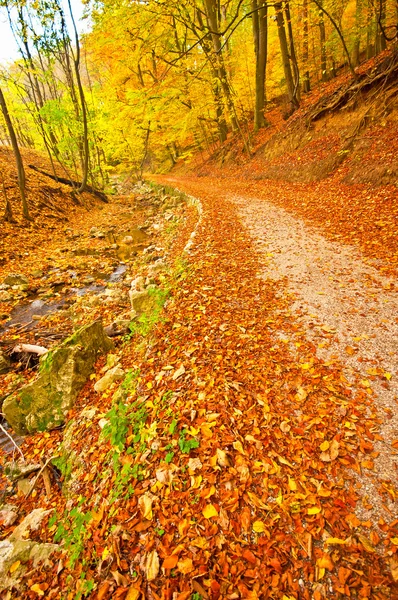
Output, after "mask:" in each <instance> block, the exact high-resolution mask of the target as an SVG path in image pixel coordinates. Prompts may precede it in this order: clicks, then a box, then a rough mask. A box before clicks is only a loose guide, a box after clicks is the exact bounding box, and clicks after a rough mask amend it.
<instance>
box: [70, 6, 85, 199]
mask: <svg viewBox="0 0 398 600" xmlns="http://www.w3.org/2000/svg"><path fill="white" fill-rule="evenodd" d="M68 6H69V12H70V16H71V20H72V25H73V30H74V33H75V44H76V55H75V56H74V57H73V62H74V65H75V76H76V82H77V89H78V92H79V98H80V105H81V110H82V117H83V165H82V166H83V173H82V182H81V185H80V188H79V189H78V192H84V190H85V189H86V186H87V179H88V167H89V145H88V122H87V107H86V98H85V96H84V91H83V85H82V80H81V77H80V42H79V35H78V33H77V29H76V23H75V19H74V16H73V11H72V5H71V0H68Z"/></svg>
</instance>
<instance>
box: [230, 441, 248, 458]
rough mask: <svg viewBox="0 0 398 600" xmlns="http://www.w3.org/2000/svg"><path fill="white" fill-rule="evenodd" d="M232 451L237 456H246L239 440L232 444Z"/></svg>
mask: <svg viewBox="0 0 398 600" xmlns="http://www.w3.org/2000/svg"><path fill="white" fill-rule="evenodd" d="M232 445H233V447H234V449H235V450H236V451H237V452H239V454H243V456H246V452H245V451H244V450H243V446H242V442H240V441H239V440H236V442H234V443H233V444H232Z"/></svg>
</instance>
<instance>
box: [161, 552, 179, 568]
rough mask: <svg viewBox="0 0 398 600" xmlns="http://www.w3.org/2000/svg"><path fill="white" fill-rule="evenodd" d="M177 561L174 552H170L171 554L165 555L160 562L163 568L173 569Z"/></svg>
mask: <svg viewBox="0 0 398 600" xmlns="http://www.w3.org/2000/svg"><path fill="white" fill-rule="evenodd" d="M177 563H178V556H177V555H176V554H172V555H171V556H167V557H166V558H165V559H164V561H163V564H162V568H163V569H174V567H175V566H176V565H177Z"/></svg>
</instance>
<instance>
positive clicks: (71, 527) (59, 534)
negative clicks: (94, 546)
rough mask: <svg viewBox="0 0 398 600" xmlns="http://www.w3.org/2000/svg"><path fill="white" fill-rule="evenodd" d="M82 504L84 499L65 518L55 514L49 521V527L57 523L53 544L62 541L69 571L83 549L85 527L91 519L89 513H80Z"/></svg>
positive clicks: (85, 537)
mask: <svg viewBox="0 0 398 600" xmlns="http://www.w3.org/2000/svg"><path fill="white" fill-rule="evenodd" d="M83 502H84V499H81V501H80V502H79V504H78V506H76V507H75V508H73V509H72V510H71V511H70V512H69V514H68V515H67V516H65V515H64V516H63V517H60V515H58V514H57V512H55V513H54V514H53V516H52V517H51V519H50V521H49V526H50V527H52V526H53V525H55V524H56V523H58V525H57V530H56V532H55V535H54V542H59V541H61V540H63V541H64V543H65V547H66V549H67V550H68V554H69V563H70V567H71V569H73V568H74V566H75V564H76V562H77V561H78V560H79V557H80V555H81V553H82V551H83V549H84V544H85V541H86V539H87V537H88V532H87V528H86V526H87V524H88V523H89V522H90V521H91V519H92V515H91V513H90V512H87V513H84V512H82V511H81V504H82V503H83Z"/></svg>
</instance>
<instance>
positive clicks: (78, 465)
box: [52, 407, 98, 496]
mask: <svg viewBox="0 0 398 600" xmlns="http://www.w3.org/2000/svg"><path fill="white" fill-rule="evenodd" d="M97 412H98V410H97V409H96V408H91V407H90V408H89V407H86V408H84V409H83V410H82V411H81V413H80V414H79V418H78V419H72V420H71V421H69V422H68V424H67V425H66V427H65V431H64V435H63V438H62V443H61V444H60V446H59V447H58V448H57V453H58V454H59V458H58V457H57V458H54V459H53V461H52V462H53V464H54V465H55V466H56V467H58V468H59V469H60V471H61V473H62V476H63V478H62V493H63V494H64V496H69V495H71V496H76V494H79V493H80V492H81V489H80V485H81V482H80V477H81V476H82V474H83V473H86V472H87V465H88V464H89V463H90V459H88V457H87V452H89V451H90V446H89V445H87V444H86V445H84V444H83V446H80V447H79V449H78V450H76V439H78V438H77V432H78V431H80V428H81V427H92V425H93V421H94V419H95V416H96V414H97ZM92 465H93V468H94V469H96V468H97V465H96V464H94V463H92Z"/></svg>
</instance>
